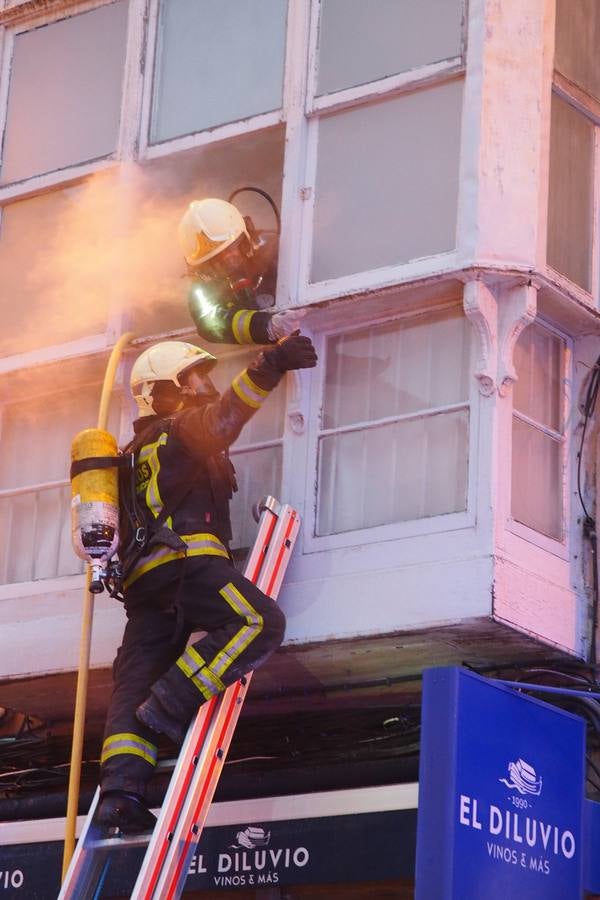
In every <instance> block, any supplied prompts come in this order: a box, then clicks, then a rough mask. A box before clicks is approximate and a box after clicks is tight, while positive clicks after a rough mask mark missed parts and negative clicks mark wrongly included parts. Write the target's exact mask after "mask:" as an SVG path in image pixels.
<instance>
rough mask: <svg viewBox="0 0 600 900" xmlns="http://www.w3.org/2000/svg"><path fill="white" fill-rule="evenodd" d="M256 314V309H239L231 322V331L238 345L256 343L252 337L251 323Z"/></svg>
mask: <svg viewBox="0 0 600 900" xmlns="http://www.w3.org/2000/svg"><path fill="white" fill-rule="evenodd" d="M255 312H256V310H255V309H238V311H237V312H236V314H235V315H234V317H233V319H232V320H231V331H232V332H233V336H234V338H235V339H236V341H237V342H238V344H253V343H254V341H253V340H252V338H251V337H250V322H251V321H252V316H253V315H254V314H255Z"/></svg>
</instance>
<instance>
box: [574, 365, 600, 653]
mask: <svg viewBox="0 0 600 900" xmlns="http://www.w3.org/2000/svg"><path fill="white" fill-rule="evenodd" d="M599 390H600V356H599V357H598V359H597V360H596V362H595V363H594V365H593V367H592V370H591V375H590V380H589V383H588V386H587V390H586V393H585V400H584V403H583V410H582V411H583V428H582V429H581V441H580V443H579V452H578V454H577V494H578V496H579V502H580V503H581V506H582V509H583V512H584V520H583V534H584V537H586V538H587V539H588V540H589V542H590V550H591V554H592V622H591V637H590V662H591V664H592V665H595V664H596V661H597V655H596V654H597V651H596V632H597V630H598V606H599V605H600V586H599V584H598V538H597V534H596V521H595V519H594V518H593V517H592V516H591V515H590V514H589V512H588V510H587V507H586V505H585V501H584V499H583V491H582V489H581V463H582V459H583V445H584V442H585V437H586V433H587V427H588V423H589V420H590V418H591V416H592V415H593V413H594V410H595V407H596V401H597V399H598V391H599Z"/></svg>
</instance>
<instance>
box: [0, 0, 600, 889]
mask: <svg viewBox="0 0 600 900" xmlns="http://www.w3.org/2000/svg"><path fill="white" fill-rule="evenodd" d="M598 38H600V11H599V10H598V7H597V4H596V3H595V2H594V0H502V2H499V0H419V2H418V3H417V2H412V0H374V2H369V3H367V2H362V3H361V2H360V0H356V2H355V0H352V2H351V0H311V2H306V0H252V2H249V3H235V2H231V0H226V2H223V0H221V2H217V0H113V2H98V0H85V2H70V0H55V2H52V0H23V2H18V0H17V2H13V0H5V2H4V3H2V2H0V54H1V55H0V64H1V70H0V131H1V133H2V136H3V137H2V157H1V164H0V302H1V309H2V320H1V323H2V327H1V329H0V373H1V375H2V378H1V380H0V427H1V431H0V529H1V534H2V540H1V541H0V582H1V583H0V623H1V626H2V666H1V672H0V677H1V679H2V682H1V683H0V704H2V705H3V706H4V707H6V708H7V709H8V708H10V709H12V710H17V711H22V712H23V713H26V714H29V715H30V716H33V717H35V718H36V719H39V720H40V721H42V722H44V723H50V725H51V731H52V729H54V732H53V733H54V734H56V735H62V736H63V737H64V738H65V739H66V737H68V733H69V722H70V719H69V716H70V715H72V685H73V681H74V673H75V671H76V668H77V662H78V641H79V623H80V606H81V594H82V590H83V586H84V574H83V567H82V565H81V564H80V561H79V560H77V558H76V557H75V556H74V554H73V552H72V550H71V540H70V488H69V482H68V466H69V447H70V442H71V439H72V437H73V435H74V434H75V433H76V432H77V431H79V430H80V429H81V428H84V427H89V426H90V425H93V424H94V423H95V419H96V415H97V404H98V400H99V396H100V386H101V382H102V377H103V373H104V368H105V365H106V361H107V359H108V355H109V352H110V349H111V347H112V346H113V345H114V344H115V342H116V340H117V339H118V337H119V336H120V335H121V334H123V333H125V332H129V331H131V332H133V333H134V335H135V338H134V340H133V342H132V343H131V344H130V347H129V349H128V350H127V352H126V354H125V358H124V362H123V364H122V365H121V367H120V370H119V377H118V383H117V387H116V389H115V392H114V396H113V399H112V404H111V414H110V422H111V429H112V430H113V432H114V433H115V434H116V435H117V437H118V439H119V441H120V443H125V442H126V441H127V439H128V437H129V435H130V423H131V419H132V417H133V414H134V410H133V408H132V404H131V401H130V399H129V397H128V393H127V383H128V373H129V370H130V367H131V365H132V362H133V360H134V359H135V357H136V355H137V354H138V353H139V352H140V350H141V349H143V347H144V346H147V345H148V343H149V342H151V341H153V340H156V339H158V338H162V337H165V336H167V337H183V338H184V339H192V340H196V341H197V342H200V341H199V339H198V338H197V336H196V337H194V329H193V327H192V323H191V320H190V317H189V314H188V312H187V308H186V301H185V293H186V291H185V279H183V278H182V274H183V263H182V260H181V253H180V250H179V248H178V246H177V240H176V225H177V222H178V219H179V218H180V216H181V215H182V213H183V211H184V209H185V206H186V205H187V203H188V202H189V201H190V200H192V199H197V198H200V197H203V196H218V197H223V198H227V197H228V196H229V195H230V194H231V193H232V192H233V191H235V190H236V189H238V188H240V187H244V186H248V185H250V186H256V187H259V188H261V189H262V190H265V191H267V192H268V193H269V194H270V195H271V196H272V197H273V198H274V200H275V202H276V203H277V205H278V206H279V208H280V210H281V240H280V252H279V260H278V280H277V298H276V301H277V305H278V306H279V307H281V308H296V307H298V308H301V309H303V310H305V313H306V314H305V317H304V319H303V330H304V331H305V332H306V333H308V334H310V335H311V337H312V338H313V340H314V342H315V345H316V346H317V350H318V352H319V357H320V362H319V366H318V367H317V369H315V370H312V371H311V372H310V373H307V372H302V373H300V374H299V375H298V374H293V375H288V376H287V383H286V384H285V385H284V386H282V387H280V388H279V389H278V390H277V392H276V393H275V394H274V396H273V397H272V398H271V399H270V401H269V403H268V404H267V405H266V406H265V409H264V410H263V411H262V413H261V415H260V416H257V417H256V419H255V420H253V422H252V424H251V426H250V427H249V428H248V429H246V431H245V432H244V434H243V436H242V438H241V439H240V441H239V445H238V446H236V447H234V454H233V459H234V463H235V464H236V468H237V470H238V475H239V477H240V491H239V492H238V494H237V495H236V499H235V507H234V513H235V527H234V530H235V535H234V544H235V546H236V548H238V549H240V551H242V550H243V548H246V547H248V546H249V545H250V544H251V542H252V534H253V529H254V523H253V520H252V515H251V507H252V504H253V503H254V502H255V501H256V500H258V499H260V497H261V496H262V495H264V494H265V493H272V494H275V495H276V496H278V497H281V498H282V499H284V500H285V501H286V502H289V503H292V504H293V505H295V506H296V507H297V508H298V510H299V511H300V513H301V515H302V518H303V526H302V532H301V536H300V541H299V546H298V547H297V549H296V553H295V557H294V559H293V561H292V564H291V567H290V570H289V572H288V577H287V582H286V585H285V588H284V591H283V593H282V596H281V603H282V605H283V608H284V610H285V613H286V616H287V619H288V630H287V634H286V644H285V646H284V649H283V652H282V654H280V655H279V657H278V660H277V661H276V662H274V663H273V664H272V665H270V667H267V669H266V670H265V673H264V674H263V675H262V679H263V680H262V681H260V679H258V684H259V688H258V693H259V696H257V700H256V712H257V714H259V713H260V715H261V716H263V718H264V717H265V716H266V717H267V718H268V720H269V722H270V721H271V718H272V719H273V721H274V722H276V721H277V720H278V717H285V716H286V714H288V712H289V710H290V709H291V706H290V704H291V702H292V701H291V700H286V696H287V695H286V686H291V687H290V690H291V693H290V696H291V695H292V694H294V691H295V694H294V696H295V697H296V700H295V701H294V702H299V703H300V706H299V707H298V708H299V709H300V710H307V711H311V710H314V709H315V708H318V709H321V710H322V711H323V714H324V715H329V714H331V713H332V710H333V711H334V712H336V711H337V712H339V711H340V710H341V709H343V710H344V711H350V712H352V710H358V709H361V710H364V709H366V708H368V707H369V704H370V703H372V704H374V705H375V706H377V705H378V704H379V705H383V706H386V707H390V708H391V707H392V706H394V705H397V706H398V709H402V707H403V705H404V704H407V705H408V706H410V707H411V708H412V706H414V704H415V703H416V704H417V705H418V677H419V674H420V672H421V671H422V669H423V668H424V667H426V666H429V665H439V664H448V663H452V664H453V663H456V664H459V663H461V662H463V661H465V662H467V663H468V664H470V665H472V666H474V667H475V668H477V669H478V670H480V671H490V670H493V669H494V667H507V668H508V667H511V666H512V667H514V668H516V669H517V670H519V669H523V668H524V667H527V666H531V665H533V664H535V663H536V661H537V662H541V661H543V662H544V664H549V662H551V663H552V664H555V665H557V666H559V667H562V669H563V670H566V669H569V668H570V667H572V666H576V665H578V664H581V665H584V664H590V663H591V664H595V663H596V660H597V650H596V638H597V619H598V596H597V578H595V577H594V574H595V573H594V567H595V545H594V525H593V517H594V515H595V492H596V478H597V475H596V471H597V446H596V430H597V426H596V420H595V418H594V409H593V403H592V401H593V400H594V399H595V398H594V396H593V387H594V384H593V383H594V379H595V376H596V373H597V369H595V368H594V367H595V365H596V359H597V357H598V355H599V353H600V342H599V340H598V337H599V336H600V316H599V313H598V302H599V294H600V252H599V247H600V229H599V210H600V151H599V148H600V138H599V134H600V131H599V125H600V65H599V63H598V57H597V46H598ZM238 200H239V205H240V208H241V209H242V211H243V212H244V213H248V214H251V215H252V217H253V219H254V220H255V221H256V223H257V224H258V225H259V227H263V228H272V227H273V220H272V213H271V210H270V208H269V206H268V205H267V204H265V203H264V202H263V201H262V200H261V199H260V198H259V197H257V196H255V195H254V196H253V195H251V194H248V193H246V194H241V195H239V198H238ZM209 349H210V350H211V352H215V353H216V354H217V355H218V356H219V357H220V358H221V359H222V364H221V365H220V366H219V367H218V369H217V371H218V372H219V371H220V373H221V375H220V378H221V385H223V384H225V383H226V382H227V378H228V377H230V376H231V375H232V374H234V373H235V370H236V369H237V368H238V367H239V368H242V367H243V365H244V362H245V360H246V359H247V358H248V352H247V350H245V349H243V348H236V347H225V346H219V347H216V348H215V347H213V346H210V347H209ZM586 400H587V401H588V402H587V406H586ZM123 621H124V616H123V610H122V609H121V607H120V606H119V605H118V604H116V603H115V602H114V601H112V600H110V599H109V598H107V597H106V596H105V595H103V596H101V597H100V598H99V599H98V600H97V602H96V609H95V618H94V640H93V648H92V669H93V672H92V675H93V678H92V697H91V703H92V709H93V711H94V713H95V714H97V718H98V721H99V722H100V721H101V716H102V712H103V710H105V708H106V700H107V696H106V694H107V691H108V690H109V669H110V665H111V662H112V659H113V656H114V653H115V649H116V647H117V645H118V641H119V638H120V635H121V631H122V628H123ZM292 688H293V690H292ZM260 696H262V697H264V698H268V699H269V704H268V713H265V712H264V710H263V709H262V708H261V709H260V710H259V707H260V699H259V697H260ZM298 697H300V698H302V697H305V698H308V699H306V702H305V703H302V701H301V700H300V701H298ZM263 705H264V704H263ZM265 709H266V706H265ZM280 721H283V718H280ZM92 730H93V729H92ZM95 736H96V733H95V732H94V733H93V734H90V742H91V743H90V746H93V740H94V738H95ZM371 737H372V738H373V739H375V738H374V736H373V735H371ZM90 753H91V754H92V756H93V751H90ZM59 757H60V754H58V755H57V756H54V757H52V762H53V763H54V764H56V765H59V764H63V763H64V762H65V760H64V759H62V758H59ZM33 768H35V766H33ZM7 771H10V766H9V768H8V769H7ZM299 777H300V776H299ZM400 780H401V779H400ZM359 783H360V775H357V785H358V784H359ZM1 785H2V782H1V780H0V790H1ZM327 786H328V785H327V784H325V787H327ZM382 890H383V888H382ZM303 896H304V895H303ZM348 896H356V895H351V894H349V895H348ZM382 896H384V895H383V894H382Z"/></svg>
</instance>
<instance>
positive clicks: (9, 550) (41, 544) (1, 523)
mask: <svg viewBox="0 0 600 900" xmlns="http://www.w3.org/2000/svg"><path fill="white" fill-rule="evenodd" d="M83 569H84V564H83V562H82V560H80V559H78V558H77V556H75V553H74V552H73V549H72V546H71V488H70V486H69V485H66V486H65V487H62V488H53V489H52V490H48V491H33V492H31V493H27V494H19V495H18V496H16V497H5V498H3V499H1V500H0V584H13V583H15V582H22V581H37V580H39V579H42V578H56V577H57V576H59V575H77V574H78V573H80V572H83Z"/></svg>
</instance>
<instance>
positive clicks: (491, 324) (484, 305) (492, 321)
mask: <svg viewBox="0 0 600 900" xmlns="http://www.w3.org/2000/svg"><path fill="white" fill-rule="evenodd" d="M463 309H464V311H465V315H466V316H467V318H468V319H469V321H470V322H471V324H472V325H473V327H474V328H475V331H476V333H477V337H478V339H479V356H478V360H477V365H476V367H475V378H477V380H478V382H479V391H480V393H481V394H483V395H484V396H485V397H491V395H492V394H493V393H494V391H495V390H496V371H497V357H498V340H497V338H498V303H497V300H496V297H495V295H494V293H493V291H492V290H491V288H490V287H489V285H487V284H486V283H485V282H484V281H481V280H480V279H473V280H472V281H467V283H466V284H465V287H464V291H463Z"/></svg>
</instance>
